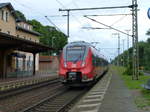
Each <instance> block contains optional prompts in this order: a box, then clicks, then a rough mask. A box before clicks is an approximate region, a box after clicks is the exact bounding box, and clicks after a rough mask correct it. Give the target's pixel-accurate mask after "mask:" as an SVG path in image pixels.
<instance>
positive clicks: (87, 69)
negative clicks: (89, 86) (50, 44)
mask: <svg viewBox="0 0 150 112" xmlns="http://www.w3.org/2000/svg"><path fill="white" fill-rule="evenodd" d="M90 60H92V55H91V54H90V53H89V48H88V46H86V45H72V44H71V45H67V46H65V47H64V49H63V52H62V55H61V59H60V67H59V76H60V80H61V81H62V82H63V83H64V84H81V83H82V84H83V83H86V82H89V81H91V80H93V76H92V73H91V72H92V63H91V62H92V61H90Z"/></svg>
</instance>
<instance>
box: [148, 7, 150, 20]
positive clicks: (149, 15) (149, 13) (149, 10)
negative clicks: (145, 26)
mask: <svg viewBox="0 0 150 112" xmlns="http://www.w3.org/2000/svg"><path fill="white" fill-rule="evenodd" d="M147 16H148V18H149V19H150V8H149V9H148V11H147Z"/></svg>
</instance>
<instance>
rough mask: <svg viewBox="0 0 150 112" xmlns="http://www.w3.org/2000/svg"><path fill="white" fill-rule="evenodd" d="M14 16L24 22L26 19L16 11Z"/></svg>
mask: <svg viewBox="0 0 150 112" xmlns="http://www.w3.org/2000/svg"><path fill="white" fill-rule="evenodd" d="M15 14H16V16H17V18H18V19H19V20H23V21H26V17H25V15H24V14H23V13H22V12H20V11H18V10H16V11H15Z"/></svg>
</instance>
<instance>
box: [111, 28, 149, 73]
mask: <svg viewBox="0 0 150 112" xmlns="http://www.w3.org/2000/svg"><path fill="white" fill-rule="evenodd" d="M146 35H148V36H150V29H149V30H148V31H147V33H146ZM138 46H139V69H144V70H146V71H150V38H148V39H147V41H145V42H144V41H141V42H139V43H138ZM128 51H129V57H130V58H129V64H128V63H127V50H126V51H124V52H123V53H122V54H120V55H119V59H120V60H119V62H120V65H123V64H122V61H124V65H125V67H128V69H130V73H131V74H132V53H133V52H132V51H133V48H132V47H131V48H130V49H128ZM123 56H124V57H126V58H124V59H123ZM113 63H117V57H116V58H115V59H114V60H113Z"/></svg>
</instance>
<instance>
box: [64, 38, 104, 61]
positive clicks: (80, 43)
mask: <svg viewBox="0 0 150 112" xmlns="http://www.w3.org/2000/svg"><path fill="white" fill-rule="evenodd" d="M78 45H84V46H86V47H89V48H92V50H93V53H94V54H96V55H97V56H98V57H101V58H103V59H104V60H107V59H106V57H105V56H104V55H102V54H100V53H99V52H98V50H97V49H96V48H95V47H94V46H93V45H92V44H90V43H88V42H85V41H74V42H70V43H68V44H67V45H66V46H65V47H64V48H66V47H68V46H78Z"/></svg>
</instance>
